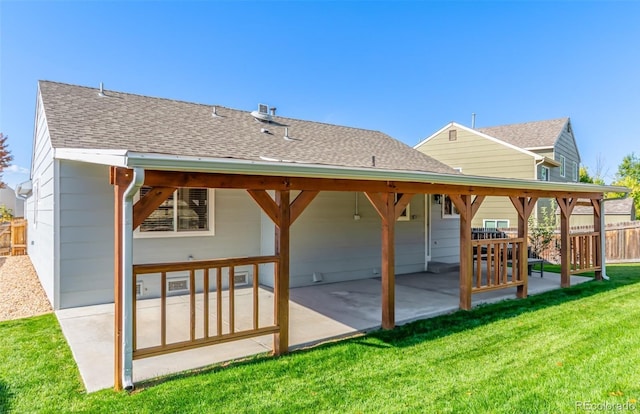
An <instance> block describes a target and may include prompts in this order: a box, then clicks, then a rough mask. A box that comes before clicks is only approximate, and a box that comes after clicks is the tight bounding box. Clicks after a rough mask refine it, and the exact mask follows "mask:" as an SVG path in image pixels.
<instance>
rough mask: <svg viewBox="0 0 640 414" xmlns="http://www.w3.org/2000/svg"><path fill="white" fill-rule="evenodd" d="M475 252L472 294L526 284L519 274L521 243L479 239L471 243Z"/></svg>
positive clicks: (522, 240) (517, 240)
mask: <svg viewBox="0 0 640 414" xmlns="http://www.w3.org/2000/svg"><path fill="white" fill-rule="evenodd" d="M471 244H472V246H473V251H474V266H473V287H472V292H473V293H480V292H487V291H491V290H497V289H505V288H510V287H514V286H520V285H524V284H525V283H526V272H525V274H522V273H521V268H520V261H521V257H522V256H521V251H522V249H524V239H521V238H514V239H504V238H497V239H491V238H487V239H478V240H472V242H471Z"/></svg>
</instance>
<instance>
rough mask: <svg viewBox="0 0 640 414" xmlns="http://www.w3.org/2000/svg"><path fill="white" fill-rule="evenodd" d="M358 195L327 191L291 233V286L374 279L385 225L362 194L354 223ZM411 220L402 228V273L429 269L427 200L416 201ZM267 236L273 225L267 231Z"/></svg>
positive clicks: (399, 251) (399, 228)
mask: <svg viewBox="0 0 640 414" xmlns="http://www.w3.org/2000/svg"><path fill="white" fill-rule="evenodd" d="M355 197H356V195H355V193H353V192H322V193H320V194H319V195H318V197H316V199H314V200H313V202H312V203H311V204H310V205H309V206H308V207H307V209H306V210H305V212H304V213H303V214H302V216H301V217H300V218H299V219H298V220H297V221H296V222H295V223H294V225H293V226H292V228H291V267H290V274H291V286H292V287H296V286H305V285H310V284H312V283H313V281H312V277H313V273H314V272H318V273H321V274H322V276H323V279H324V282H325V283H328V282H338V281H344V280H355V279H363V278H370V277H374V276H377V275H379V273H380V265H381V231H382V230H381V220H380V217H379V216H378V214H377V213H376V211H375V210H374V209H373V207H372V206H371V204H370V203H369V201H368V200H367V199H366V197H365V196H364V195H363V194H361V193H358V205H359V215H360V220H354V217H353V216H354V213H355V202H356V201H355ZM410 214H411V215H412V216H414V218H413V219H412V220H410V221H398V222H397V223H396V244H395V251H396V269H395V270H396V273H397V274H402V273H409V272H416V271H421V270H424V201H423V198H422V197H421V196H415V197H414V198H413V199H412V201H411V204H410ZM263 228H264V230H265V231H266V232H269V231H271V230H272V226H270V225H268V224H266V225H264V226H263Z"/></svg>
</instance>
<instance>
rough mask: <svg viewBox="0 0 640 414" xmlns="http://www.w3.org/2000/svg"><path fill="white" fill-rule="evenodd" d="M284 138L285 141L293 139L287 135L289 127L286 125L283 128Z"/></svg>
mask: <svg viewBox="0 0 640 414" xmlns="http://www.w3.org/2000/svg"><path fill="white" fill-rule="evenodd" d="M284 140H285V141H293V138H291V137H290V136H289V128H288V127H285V128H284Z"/></svg>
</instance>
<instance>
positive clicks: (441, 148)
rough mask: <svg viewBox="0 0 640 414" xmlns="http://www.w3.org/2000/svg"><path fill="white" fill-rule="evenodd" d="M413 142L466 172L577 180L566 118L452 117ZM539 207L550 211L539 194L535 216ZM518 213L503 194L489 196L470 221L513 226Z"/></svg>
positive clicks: (576, 154)
mask: <svg viewBox="0 0 640 414" xmlns="http://www.w3.org/2000/svg"><path fill="white" fill-rule="evenodd" d="M414 148H415V149H417V150H418V151H421V152H423V153H424V154H427V155H429V156H431V157H433V158H435V159H437V160H439V161H441V162H443V163H445V164H448V165H449V166H451V167H453V168H456V169H458V170H460V171H461V172H462V173H463V174H467V175H476V176H487V177H503V178H522V179H529V180H531V179H534V180H541V181H556V182H576V181H578V175H577V172H578V169H579V165H580V154H579V152H578V147H577V145H576V141H575V137H574V135H573V129H572V127H571V121H570V120H569V118H560V119H554V120H549V121H538V122H527V123H523V124H513V125H504V126H497V127H488V128H477V129H472V128H469V127H466V126H464V125H461V124H458V123H456V122H451V123H449V124H447V125H445V126H444V127H443V128H441V129H440V130H439V131H437V132H436V133H434V134H433V135H431V136H430V137H428V138H426V139H425V140H423V141H422V142H420V143H419V144H418V145H416V146H415V147H414ZM543 207H545V208H546V209H547V211H551V212H552V211H553V210H551V207H552V206H551V203H550V201H549V200H546V199H542V200H539V202H538V207H537V209H536V213H535V214H536V215H537V216H540V215H541V213H542V208H543ZM443 212H444V206H443ZM443 214H444V213H443ZM517 217H518V216H517V213H516V211H515V209H514V208H513V206H512V205H511V203H510V202H509V201H508V200H506V199H504V198H491V197H489V198H487V199H486V200H485V201H484V203H483V204H482V206H481V207H480V209H479V210H478V213H477V214H476V216H475V217H474V220H473V223H472V225H473V226H474V227H514V226H516V225H517Z"/></svg>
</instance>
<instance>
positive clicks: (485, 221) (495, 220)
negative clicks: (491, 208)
mask: <svg viewBox="0 0 640 414" xmlns="http://www.w3.org/2000/svg"><path fill="white" fill-rule="evenodd" d="M488 221H494V222H495V223H496V226H495V227H491V228H492V229H496V230H499V229H503V228H509V226H510V225H511V223H510V222H509V220H508V219H483V220H482V227H484V228H485V229H486V228H487V222H488ZM499 221H506V222H507V226H506V227H498V222H499Z"/></svg>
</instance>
